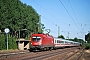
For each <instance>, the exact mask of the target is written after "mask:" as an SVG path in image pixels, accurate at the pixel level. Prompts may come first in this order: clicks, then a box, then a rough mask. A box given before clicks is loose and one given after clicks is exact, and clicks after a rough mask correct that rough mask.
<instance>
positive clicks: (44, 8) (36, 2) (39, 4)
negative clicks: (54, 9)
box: [33, 0, 66, 26]
mask: <svg viewBox="0 0 90 60" xmlns="http://www.w3.org/2000/svg"><path fill="white" fill-rule="evenodd" d="M33 1H34V2H35V3H36V4H37V5H38V6H40V7H41V8H43V10H45V11H46V12H47V13H48V14H50V15H51V16H52V17H54V18H55V19H56V20H58V21H59V19H58V18H57V17H55V16H54V15H53V14H51V13H50V12H49V11H48V10H46V9H45V8H44V7H43V6H41V5H40V4H39V3H38V2H36V1H35V0H33ZM63 23H64V24H66V23H65V22H63ZM55 25H56V26H57V24H55Z"/></svg>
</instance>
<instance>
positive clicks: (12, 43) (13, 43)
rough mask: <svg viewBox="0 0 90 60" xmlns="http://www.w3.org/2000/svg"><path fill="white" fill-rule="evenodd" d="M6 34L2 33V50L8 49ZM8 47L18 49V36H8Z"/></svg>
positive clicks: (0, 41) (0, 48)
mask: <svg viewBox="0 0 90 60" xmlns="http://www.w3.org/2000/svg"><path fill="white" fill-rule="evenodd" d="M6 42H7V41H6V35H5V34H0V50H6ZM8 49H17V43H16V37H11V36H8Z"/></svg>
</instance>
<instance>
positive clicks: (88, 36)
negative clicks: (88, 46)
mask: <svg viewBox="0 0 90 60" xmlns="http://www.w3.org/2000/svg"><path fill="white" fill-rule="evenodd" d="M85 40H86V41H87V43H90V32H89V33H88V34H87V35H85Z"/></svg>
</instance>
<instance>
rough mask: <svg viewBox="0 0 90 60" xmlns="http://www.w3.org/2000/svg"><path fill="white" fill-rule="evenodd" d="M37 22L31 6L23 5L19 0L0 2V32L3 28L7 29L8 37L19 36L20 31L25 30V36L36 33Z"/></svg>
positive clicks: (3, 0) (37, 18) (1, 0)
mask: <svg viewBox="0 0 90 60" xmlns="http://www.w3.org/2000/svg"><path fill="white" fill-rule="evenodd" d="M39 20H40V19H39V14H38V13H37V12H36V11H35V9H34V8H33V7H32V6H29V5H26V4H23V3H22V2H21V1H20V0H0V30H1V31H2V32H3V31H4V29H5V28H9V29H10V36H15V35H19V34H18V33H19V31H20V30H21V29H27V31H25V34H26V35H25V36H27V35H28V34H29V33H32V32H34V33H36V32H37V31H38V30H37V27H38V25H37V23H39ZM40 30H42V28H40ZM22 32H24V31H22ZM27 33H28V34H27Z"/></svg>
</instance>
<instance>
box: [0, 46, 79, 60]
mask: <svg viewBox="0 0 90 60" xmlns="http://www.w3.org/2000/svg"><path fill="white" fill-rule="evenodd" d="M77 49H78V48H76V47H74V48H65V49H57V50H52V51H43V52H35V53H34V52H29V53H28V52H27V53H23V54H17V55H14V56H13V55H9V56H8V57H4V58H0V60H44V59H45V60H48V59H50V58H53V57H55V56H57V55H63V54H67V53H70V52H74V51H75V50H77ZM78 50H79V49H78Z"/></svg>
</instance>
